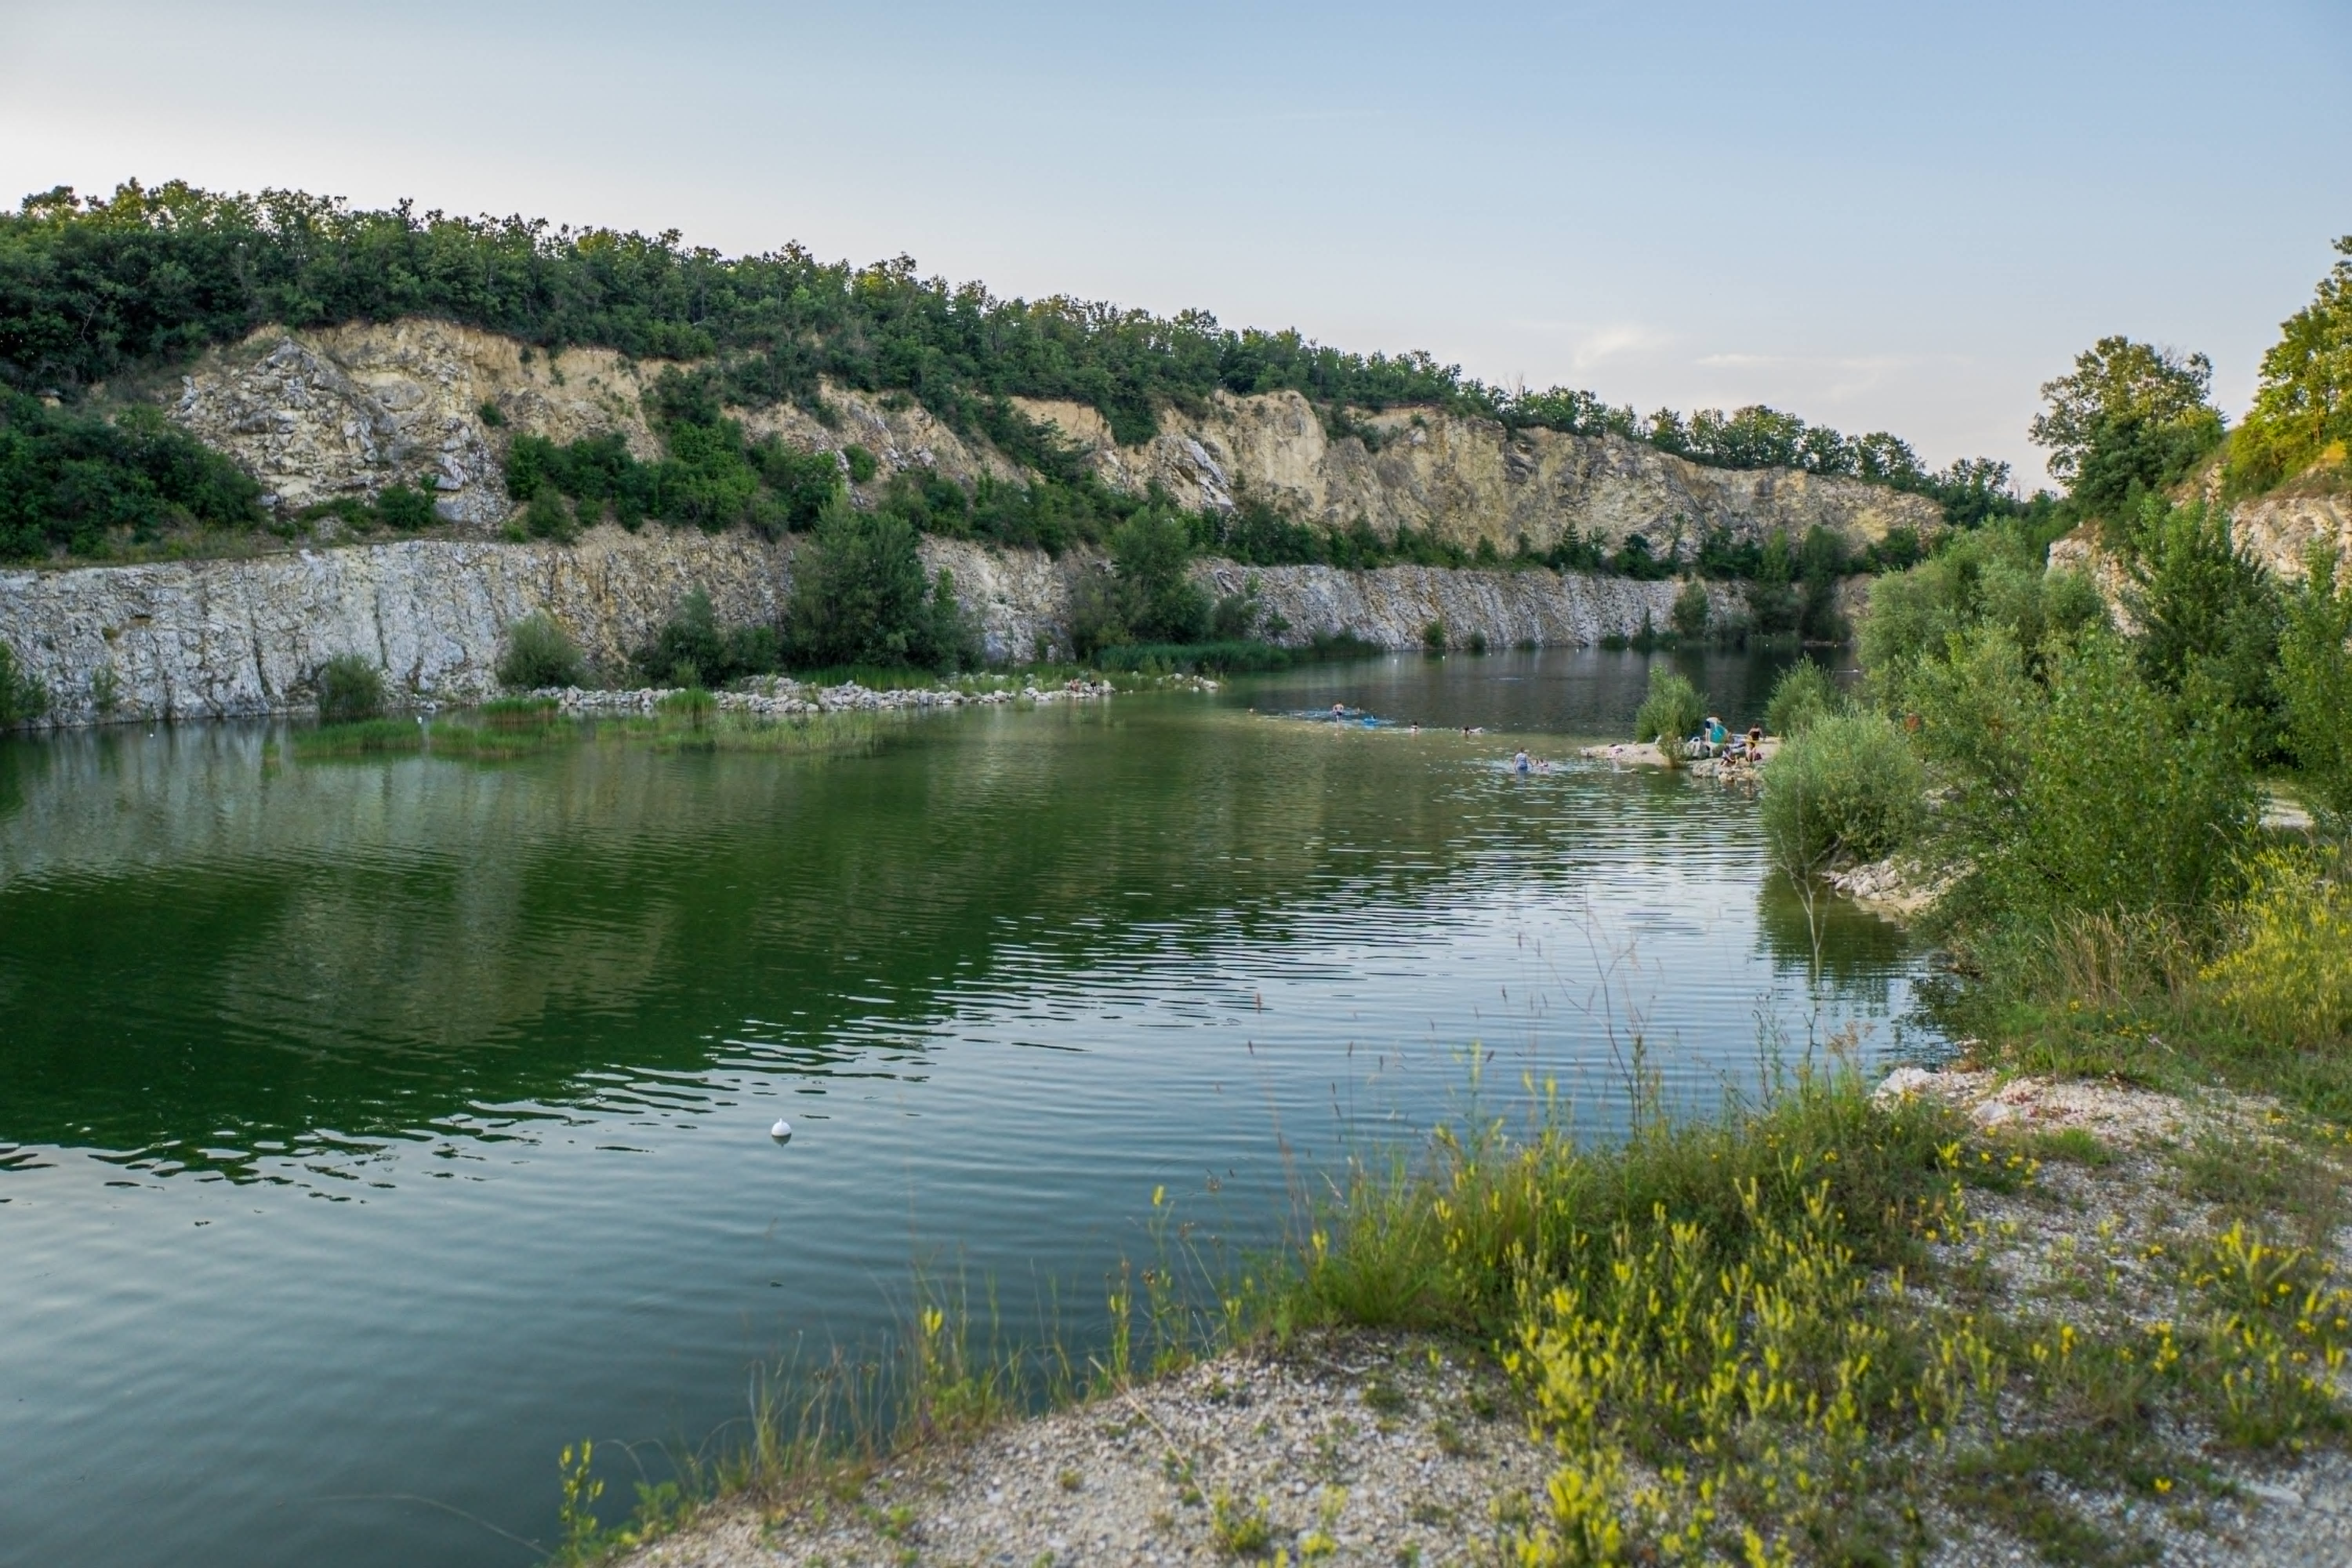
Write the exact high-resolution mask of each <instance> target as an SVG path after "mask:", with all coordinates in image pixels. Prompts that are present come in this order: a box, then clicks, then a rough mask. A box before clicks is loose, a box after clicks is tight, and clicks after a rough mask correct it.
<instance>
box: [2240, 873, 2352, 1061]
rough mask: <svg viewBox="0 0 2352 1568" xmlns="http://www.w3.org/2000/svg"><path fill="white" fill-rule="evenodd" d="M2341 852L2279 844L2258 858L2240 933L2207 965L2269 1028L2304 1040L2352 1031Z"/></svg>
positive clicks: (2349, 903) (2351, 904)
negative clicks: (2332, 854) (2328, 853)
mask: <svg viewBox="0 0 2352 1568" xmlns="http://www.w3.org/2000/svg"><path fill="white" fill-rule="evenodd" d="M2343 870H2344V868H2343V865H2342V863H2341V860H2340V858H2335V857H2327V856H2323V855H2321V854H2319V853H2318V852H2316V851H2314V850H2310V849H2302V850H2294V849H2276V850H2272V851H2270V852H2268V853H2265V854H2263V855H2261V856H2258V857H2256V858H2255V859H2254V860H2253V861H2252V865H2251V867H2250V868H2249V875H2248V879H2247V882H2248V886H2247V889H2246V893H2245V897H2244V899H2243V900H2242V902H2241V903H2240V904H2239V905H2238V907H2237V909H2236V910H2235V919H2234V922H2233V923H2234V924H2235V926H2236V931H2235V940H2234V941H2233V942H2231V945H2230V946H2229V948H2228V949H2227V951H2225V952H2223V953H2222V954H2221V957H2220V958H2218V959H2216V960H2215V961H2214V962H2213V963H2211V964H2210V966H2209V967H2208V968H2207V969H2206V971H2205V973H2204V979H2205V980H2206V981H2207V983H2208V984H2211V985H2212V986H2213V987H2214V988H2215V994H2216V995H2217V996H2218V997H2219V998H2220V1000H2221V1001H2222V1002H2223V1003H2224V1004H2225V1005H2228V1006H2230V1007H2231V1008H2232V1009H2234V1010H2235V1011H2236V1012H2237V1013H2238V1014H2239V1016H2242V1018H2244V1020H2245V1021H2246V1023H2247V1025H2248V1026H2250V1027H2252V1028H2253V1029H2255V1030H2257V1031H2259V1032H2261V1033H2262V1034H2263V1035H2265V1036H2267V1037H2271V1038H2273V1039H2278V1040H2285V1041H2292V1042H2294V1044H2296V1045H2304V1046H2309V1045H2318V1044H2324V1043H2328V1042H2332V1041H2336V1040H2340V1039H2341V1038H2343V1037H2344V1036H2345V1035H2346V1034H2347V1033H2352V889H2347V888H2346V887H2345V885H2344V880H2343Z"/></svg>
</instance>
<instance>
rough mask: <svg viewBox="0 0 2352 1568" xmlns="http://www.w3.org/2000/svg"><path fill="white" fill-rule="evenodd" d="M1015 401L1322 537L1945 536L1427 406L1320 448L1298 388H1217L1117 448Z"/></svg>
mask: <svg viewBox="0 0 2352 1568" xmlns="http://www.w3.org/2000/svg"><path fill="white" fill-rule="evenodd" d="M1015 401H1016V402H1020V403H1021V405H1022V407H1023V408H1024V411H1025V412H1027V413H1028V414H1030V415H1031V416H1033V417H1035V418H1039V419H1043V420H1045V421H1048V422H1050V423H1052V424H1053V425H1055V426H1058V427H1059V428H1060V430H1061V431H1062V433H1063V435H1064V436H1065V437H1067V438H1068V439H1070V440H1072V441H1074V442H1075V443H1076V444H1077V445H1078V446H1079V447H1082V448H1084V449H1085V450H1086V451H1087V453H1088V454H1089V461H1090V462H1091V463H1092V464H1093V465H1094V468H1095V469H1096V471H1097V473H1099V474H1101V475H1102V477H1103V478H1104V479H1106V480H1107V481H1108V482H1109V483H1111V484H1112V485H1115V486H1117V487H1118V488H1119V489H1126V490H1129V491H1138V490H1141V489H1144V488H1145V487H1146V486H1147V485H1150V484H1158V485H1160V487H1161V488H1163V489H1166V490H1167V491H1168V492H1169V494H1171V495H1172V496H1174V497H1175V498H1176V499H1177V500H1178V501H1179V503H1181V504H1182V505H1184V506H1187V507H1193V508H1209V507H1217V508H1222V507H1229V506H1232V505H1233V504H1234V501H1235V500H1236V498H1238V497H1241V496H1244V495H1247V496H1254V497H1256V498H1258V499H1261V500H1266V501H1268V502H1271V503H1272V504H1274V505H1275V506H1276V507H1277V508H1279V509H1280V510H1284V511H1286V512H1287V513H1289V514H1290V515H1292V516H1294V517H1297V518H1301V519H1304V520H1306V521H1312V522H1317V523H1320V524H1322V525H1323V526H1325V527H1328V528H1334V529H1344V528H1347V527H1349V526H1350V525H1352V524H1353V523H1354V522H1355V521H1356V520H1357V519H1358V518H1361V519H1363V520H1364V521H1366V522H1368V523H1370V526H1371V529H1372V531H1374V532H1375V533H1377V534H1380V535H1381V537H1383V538H1389V537H1393V536H1394V534H1395V532H1396V531H1397V530H1398V529H1399V528H1411V529H1413V530H1416V531H1435V532H1436V534H1437V535H1438V537H1439V538H1441V539H1444V540H1446V541H1448V542H1452V543H1455V544H1460V545H1462V546H1464V547H1465V548H1468V547H1472V546H1475V544H1476V543H1477V542H1478V541H1479V540H1481V539H1486V540H1491V541H1493V542H1494V543H1495V545H1496V548H1497V549H1498V550H1500V551H1502V552H1505V553H1508V552H1510V551H1511V550H1513V549H1514V548H1515V547H1516V546H1517V542H1518V541H1519V540H1521V539H1523V538H1524V539H1525V540H1526V541H1527V542H1528V546H1529V547H1530V548H1532V549H1535V550H1538V551H1542V550H1548V549H1549V548H1550V547H1551V546H1552V544H1553V543H1554V542H1557V541H1558V540H1559V538H1560V536H1561V535H1562V534H1563V533H1565V532H1567V531H1570V530H1571V529H1573V530H1575V531H1577V532H1579V533H1580V534H1582V535H1585V536H1587V537H1594V538H1598V539H1600V540H1601V541H1603V542H1606V543H1607V544H1609V545H1610V546H1612V548H1613V547H1614V546H1616V545H1618V544H1621V543H1622V542H1624V540H1625V539H1626V538H1627V537H1628V536H1629V535H1632V534H1636V533H1638V534H1641V535H1642V536H1643V538H1645V539H1646V540H1647V541H1648V542H1649V543H1650V545H1651V546H1652V548H1653V549H1654V551H1655V552H1657V553H1659V554H1661V555H1665V554H1669V553H1672V552H1674V551H1675V550H1676V549H1677V548H1678V547H1679V548H1681V549H1684V550H1688V549H1692V548H1695V547H1696V544H1697V542H1698V541H1699V539H1700V538H1701V536H1702V535H1704V534H1705V533H1706V532H1707V531H1709V530H1713V529H1721V530H1724V531H1727V532H1729V533H1730V534H1732V535H1733V536H1734V537H1737V538H1742V539H1754V538H1760V537H1762V536H1764V535H1767V534H1769V533H1772V532H1774V531H1780V530H1785V531H1788V532H1789V533H1790V536H1791V537H1798V536H1801V535H1802V534H1803V533H1804V532H1805V531H1806V530H1808V529H1810V528H1812V527H1815V526H1817V525H1818V526H1821V527H1825V528H1828V529H1830V530H1831V531H1833V532H1835V533H1838V534H1840V535H1842V536H1843V537H1844V538H1845V539H1846V540H1847V541H1848V542H1850V543H1852V544H1855V545H1862V544H1866V543H1869V542H1873V541H1875V540H1878V539H1883V538H1885V536H1886V533H1887V531H1888V530H1890V529H1894V528H1909V529H1913V530H1916V531H1920V532H1922V533H1926V532H1929V531H1934V530H1935V529H1937V528H1939V527H1941V526H1942V512H1941V510H1939V509H1938V508H1937V506H1936V505H1935V503H1934V502H1932V501H1929V500H1926V499H1925V498H1924V497H1920V496H1915V495H1906V494H1903V493H1901V492H1899V491H1895V490H1890V489H1884V488H1882V487H1880V486H1876V485H1866V484H1864V483H1862V482H1861V481H1860V480H1857V479H1832V478H1824V477H1822V476H1821V475H1817V474H1805V473H1798V472H1792V471H1790V470H1786V469H1752V470H1751V469H1733V468H1707V467H1706V466H1704V465H1702V464H1698V463H1693V462H1688V461H1685V459H1683V458H1676V457H1674V456H1671V455H1670V454H1668V453H1665V452H1661V451H1659V450H1658V449H1657V448H1656V447H1651V446H1646V445H1644V444H1643V443H1641V442H1638V441H1628V440H1625V439H1623V438H1622V437H1615V436H1600V437H1592V436H1568V435H1562V434H1561V433H1559V431H1556V430H1518V431H1511V430H1507V429H1505V428H1504V426H1501V425H1499V424H1497V423H1496V422H1495V421H1493V420H1489V419H1479V418H1471V417H1466V416H1460V415H1454V414H1448V413H1444V412H1443V411H1440V410H1437V409H1432V408H1399V409H1391V410H1388V411H1386V412H1384V413H1380V414H1368V415H1364V416H1361V417H1360V418H1359V419H1357V420H1356V421H1355V423H1356V424H1357V425H1358V426H1360V427H1362V428H1366V429H1369V430H1370V431H1372V432H1373V433H1374V439H1375V441H1376V443H1377V446H1376V448H1375V447H1367V446H1366V444H1365V442H1364V440H1363V439H1362V438H1360V437H1357V436H1354V435H1349V436H1345V437H1341V438H1339V439H1338V440H1336V441H1335V440H1332V439H1330V438H1329V437H1328V435H1327V434H1326V432H1325V430H1324V427H1323V422H1322V420H1321V418H1320V417H1319V416H1318V414H1317V412H1316V410H1315V408H1314V406H1313V405H1310V404H1309V403H1308V402H1307V399H1306V398H1304V397H1302V396H1300V395H1298V394H1297V393H1295V392H1278V393H1269V394H1265V395H1261V396H1255V397H1234V396H1229V395H1223V394H1220V395H1217V396H1215V397H1214V398H1213V399H1211V400H1210V403H1209V405H1208V406H1207V408H1206V409H1205V410H1204V411H1203V412H1202V413H1201V414H1199V415H1197V416H1194V415H1189V414H1186V413H1184V412H1183V411H1181V410H1172V409H1171V410H1168V411H1166V412H1164V413H1163V414H1162V415H1161V417H1160V425H1161V430H1160V434H1159V435H1157V436H1155V437H1152V438H1151V439H1150V441H1147V442H1145V443H1143V444H1142V445H1141V446H1139V447H1120V446H1118V445H1117V444H1116V443H1115V442H1114V441H1113V440H1112V438H1111V433H1110V428H1109V426H1108V425H1107V424H1106V423H1105V422H1104V420H1103V417H1102V416H1101V415H1100V414H1098V413H1097V412H1096V411H1095V410H1094V409H1093V408H1092V407H1090V406H1088V405H1085V404H1077V403H1040V402H1029V401H1024V400H1019V399H1016V400H1015Z"/></svg>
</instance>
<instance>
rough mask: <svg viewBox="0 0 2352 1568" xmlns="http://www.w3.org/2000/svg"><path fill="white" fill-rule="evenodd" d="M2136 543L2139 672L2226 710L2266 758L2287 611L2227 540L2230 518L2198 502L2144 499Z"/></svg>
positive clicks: (2258, 569) (2257, 568)
mask: <svg viewBox="0 0 2352 1568" xmlns="http://www.w3.org/2000/svg"><path fill="white" fill-rule="evenodd" d="M2134 540H2135V542H2136V544H2137V548H2136V549H2135V550H2134V551H2133V552H2132V553H2131V558H2130V562H2131V581H2132V587H2131V589H2130V591H2129V593H2128V595H2127V598H2128V602H2129V605H2130V609H2131V612H2132V616H2133V618H2134V619H2135V620H2137V622H2138V623H2139V637H2138V654H2139V665H2140V670H2141V673H2142V674H2144V675H2145V676H2146V677H2147V679H2149V680H2150V681H2151V682H2153V683H2154V684H2155V685H2157V686H2158V687H2160V688H2161V689H2164V690H2165V691H2167V692H2169V693H2171V694H2173V695H2175V696H2179V695H2181V694H2183V693H2185V692H2189V691H2196V692H2198V693H2200V698H2201V699H2202V700H2209V701H2215V702H2219V703H2221V705H2223V706H2224V707H2225V708H2227V709H2229V710H2231V715H2232V717H2234V718H2235V719H2237V720H2239V721H2242V723H2243V725H2244V726H2245V730H2246V733H2247V737H2248V740H2249V742H2250V743H2251V744H2252V747H2253V750H2254V754H2255V755H2256V756H2258V757H2262V758H2265V759H2267V758H2269V757H2271V756H2272V755H2273V753H2274V752H2275V751H2276V749H2277V730H2278V717H2277V709H2278V706H2279V699H2278V694H2277V691H2276V689H2275V688H2274V686H2273V668H2275V666H2276V665H2277V662H2278V647H2279V633H2280V628H2281V623H2282V621H2283V620H2284V615H2285V610H2284V605H2283V604H2282V602H2281V596H2280V594H2279V591H2278V584H2277V582H2276V580H2275V579H2274V578H2273V577H2272V575H2271V574H2270V573H2269V571H2268V570H2267V569H2266V568H2264V567H2263V565H2262V563H2259V562H2257V561H2255V560H2254V559H2253V558H2252V556H2251V555H2249V554H2247V553H2246V552H2244V551H2243V550H2242V549H2240V548H2239V547H2238V546H2237V545H2236V543H2234V542H2232V540H2231V536H2230V518H2229V514H2228V513H2227V512H2225V511H2223V510H2221V509H2220V508H2218V507H2208V506H2206V505H2205V504H2204V503H2203V502H2202V501H2192V502H2190V503H2189V504H2188V505H2186V506H2167V505H2165V504H2164V502H2163V501H2162V500H2161V499H2159V498H2158V497H2155V496H2150V497H2148V498H2147V501H2146V502H2145V503H2144V504H2143V506H2142V507H2141V509H2140V514H2139V519H2138V522H2137V528H2136V530H2135V532H2134Z"/></svg>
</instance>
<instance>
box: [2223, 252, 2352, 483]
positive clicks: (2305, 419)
mask: <svg viewBox="0 0 2352 1568" xmlns="http://www.w3.org/2000/svg"><path fill="white" fill-rule="evenodd" d="M2336 256H2337V258H2338V259H2337V261H2336V264H2335V266H2333V267H2332V268H2329V269H2328V272H2327V276H2326V277H2325V278H2323V279H2320V280H2319V289H2318V292H2317V294H2316V295H2315V298H2314V299H2313V300H2312V302H2311V303H2310V304H2308V305H2306V306H2305V307H2304V308H2303V309H2302V310H2297V311H2296V312H2295V313H2294V315H2292V316H2290V317H2288V318H2287V319H2286V320H2285V321H2284V322H2282V323H2280V326H2279V341H2278V342H2275V343H2273V344H2272V345H2271V347H2270V349H2269V350H2268V351H2267V352H2266V353H2263V366H2262V380H2261V382H2260V384H2258V385H2257V387H2256V388H2255V391H2254V405H2253V406H2252V408H2250V409H2248V410H2247V411H2246V418H2245V423H2243V424H2242V425H2241V426H2239V427H2238V432H2237V434H2236V435H2235V436H2234V437H2231V441H2230V463H2229V481H2230V488H2231V489H2232V490H2233V491H2235V492H2237V493H2240V494H2243V493H2247V492H2249V491H2254V490H2264V489H2270V488H2271V487H2272V486H2273V485H2275V484H2277V483H2278V482H2279V481H2280V480H2282V479H2291V478H2293V477H2294V475H2296V474H2299V473H2301V472H2302V471H2303V470H2304V469H2305V468H2308V467H2310V466H2311V465H2312V464H2313V463H2315V462H2320V461H2327V462H2334V463H2337V464H2341V463H2342V462H2344V460H2345V447H2346V446H2347V443H2352V235H2347V236H2345V237H2343V238H2341V239H2338V240H2337V241H2336Z"/></svg>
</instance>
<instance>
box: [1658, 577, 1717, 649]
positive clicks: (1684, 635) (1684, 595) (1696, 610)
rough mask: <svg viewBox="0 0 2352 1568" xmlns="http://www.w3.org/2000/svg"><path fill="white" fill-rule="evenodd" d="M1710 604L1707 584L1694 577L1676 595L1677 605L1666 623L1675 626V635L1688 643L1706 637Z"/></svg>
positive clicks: (1670, 612)
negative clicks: (1708, 603)
mask: <svg viewBox="0 0 2352 1568" xmlns="http://www.w3.org/2000/svg"><path fill="white" fill-rule="evenodd" d="M1707 612H1708V605H1707V598H1706V584H1705V583H1702V582H1700V581H1699V580H1698V579H1697V578H1696V577H1693V578H1692V579H1690V581H1688V582H1686V583H1685V584H1683V585H1682V590H1681V592H1679V593H1677V594H1676V595H1675V607H1674V608H1673V609H1672V610H1671V611H1669V612H1668V613H1667V616H1666V624H1667V625H1668V626H1672V627H1674V628H1675V637H1679V638H1680V639H1682V640H1683V641H1684V642H1686V643H1699V642H1704V641H1705V640H1706V618H1707Z"/></svg>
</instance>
